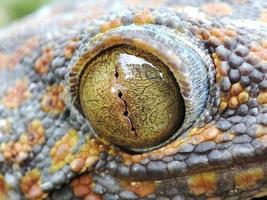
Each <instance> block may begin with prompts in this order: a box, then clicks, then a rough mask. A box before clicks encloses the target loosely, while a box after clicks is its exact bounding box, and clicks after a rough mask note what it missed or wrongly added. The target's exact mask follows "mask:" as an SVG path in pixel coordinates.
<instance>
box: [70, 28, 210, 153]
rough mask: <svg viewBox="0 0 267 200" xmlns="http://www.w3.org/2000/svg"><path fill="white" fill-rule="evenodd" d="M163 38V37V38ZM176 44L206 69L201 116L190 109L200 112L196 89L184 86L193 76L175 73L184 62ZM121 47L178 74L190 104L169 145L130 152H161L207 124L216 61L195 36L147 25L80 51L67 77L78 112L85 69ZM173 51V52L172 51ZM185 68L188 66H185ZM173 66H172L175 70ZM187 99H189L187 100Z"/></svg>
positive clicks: (104, 36)
mask: <svg viewBox="0 0 267 200" xmlns="http://www.w3.org/2000/svg"><path fill="white" fill-rule="evenodd" d="M161 34H163V36H161ZM166 40H168V42H169V43H167V45H166V43H164V42H166ZM163 41H164V42H163ZM173 41H175V42H176V43H177V44H178V45H180V47H181V46H182V47H185V46H186V48H187V50H188V51H190V52H191V53H192V54H194V56H195V57H196V58H197V60H198V61H199V62H200V63H201V64H202V65H203V66H204V67H205V70H206V82H207V87H206V88H205V90H206V91H207V93H206V98H202V99H203V100H202V104H201V105H202V106H201V110H199V111H198V112H197V113H196V112H195V110H194V109H193V110H192V109H190V108H196V107H197V106H191V104H189V102H190V99H192V90H191V89H192V88H193V87H191V88H190V87H189V88H187V87H184V88H183V85H185V86H188V85H189V86H190V83H189V84H188V81H187V80H186V79H187V78H188V77H189V78H190V76H188V75H185V73H184V72H182V73H178V75H177V74H176V75H175V70H174V69H175V67H176V69H179V66H177V64H178V63H179V64H180V65H181V63H182V62H180V61H179V59H180V58H181V56H180V55H179V54H178V55H175V53H172V51H173V49H175V48H174V47H172V46H171V43H174V42H173ZM117 45H131V46H134V47H136V48H140V49H142V50H144V51H147V52H149V53H151V54H152V55H154V56H156V57H158V58H159V59H160V60H161V61H162V62H163V63H164V64H165V65H166V66H167V67H168V68H169V69H170V71H171V72H172V73H173V74H174V77H175V79H176V81H177V83H178V85H179V87H180V89H181V93H182V96H183V98H184V101H185V104H186V106H185V107H186V109H185V110H186V112H185V120H184V123H183V124H182V126H181V127H180V129H179V130H178V131H176V132H175V133H174V134H173V135H172V136H170V138H169V139H167V140H166V141H164V142H162V143H161V144H159V145H156V146H153V147H150V148H142V149H140V148H138V149H136V148H130V149H129V150H130V151H132V152H137V153H143V152H147V151H152V150H154V149H159V148H160V147H163V146H165V145H166V144H168V143H170V142H172V141H173V140H175V139H177V138H178V136H181V135H182V134H183V133H185V132H186V131H187V130H188V129H189V128H190V127H191V126H192V125H193V124H198V123H203V120H204V118H205V116H207V115H208V114H209V113H207V112H204V110H206V111H208V110H209V107H211V106H212V105H210V104H212V102H210V99H213V98H212V97H211V96H210V95H209V94H210V93H211V91H212V89H213V88H214V87H215V86H213V84H212V83H213V82H214V81H215V80H214V77H215V69H214V67H213V64H212V60H211V58H210V57H209V56H208V55H207V54H206V51H205V48H204V47H203V44H202V43H201V42H200V41H199V40H197V39H195V38H193V37H192V36H191V37H190V35H188V33H187V32H184V31H182V32H179V31H177V29H170V28H168V27H166V26H156V25H154V24H146V25H141V26H140V25H135V24H130V25H127V26H122V27H118V28H115V29H111V30H109V31H107V32H104V33H99V34H97V35H96V36H95V37H92V38H90V39H89V41H88V42H87V43H86V45H84V46H83V48H82V49H80V51H79V54H77V55H76V57H75V58H74V59H73V60H72V61H71V65H70V66H71V67H70V71H69V74H68V76H67V80H68V83H69V84H68V89H69V91H68V92H69V95H70V98H69V101H70V102H71V103H72V104H73V105H74V106H75V107H76V109H78V110H80V112H82V111H81V110H82V109H81V107H80V104H79V97H78V96H79V92H78V91H79V88H78V87H79V80H80V78H81V75H82V71H83V69H84V68H85V66H86V65H87V63H88V62H89V61H90V60H92V59H93V58H94V57H95V56H96V55H98V54H99V53H101V52H102V51H103V50H106V49H108V48H111V47H114V46H117ZM168 45H170V46H168ZM183 45H184V46H183ZM171 47H172V48H173V49H171ZM164 48H165V49H164ZM163 49H164V50H165V51H164V50H163ZM177 49H179V46H178V48H176V51H177ZM180 51H181V49H180ZM176 53H177V52H176ZM180 53H181V52H180ZM184 56H185V55H184ZM191 57H192V56H191ZM174 58H176V59H174ZM181 60H187V61H189V58H188V56H187V57H186V56H185V57H183V59H181ZM170 61H172V62H170ZM188 64H189V65H190V62H189V63H188ZM182 65H184V64H183V63H182ZM170 66H172V68H171V67H170ZM173 66H175V67H173ZM184 70H185V68H184ZM177 71H178V70H177ZM191 73H192V72H191ZM177 76H178V78H179V76H180V79H178V78H177ZM200 77H201V76H200ZM179 80H180V81H179ZM181 80H183V82H184V83H186V84H183V83H182V81H181ZM191 80H192V78H191ZM191 85H192V84H191ZM204 85H205V84H204ZM190 92H191V93H190ZM201 94H202V93H200V96H203V95H201ZM193 96H194V95H193ZM185 98H187V100H186V99H185ZM196 102H199V101H196ZM190 103H194V102H190ZM194 105H196V103H194ZM192 115H193V117H192ZM83 116H84V115H83ZM191 117H192V119H191V120H189V118H191ZM86 120H87V121H88V123H89V125H90V122H89V120H88V119H86ZM184 125H186V126H184ZM90 128H91V129H92V132H93V134H94V135H95V136H96V137H97V138H100V139H103V138H102V137H101V133H96V132H95V131H94V130H93V128H92V126H91V125H90Z"/></svg>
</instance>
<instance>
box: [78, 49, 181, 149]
mask: <svg viewBox="0 0 267 200" xmlns="http://www.w3.org/2000/svg"><path fill="white" fill-rule="evenodd" d="M79 88H80V91H79V97H80V103H81V107H82V110H83V112H84V114H85V116H86V117H87V118H88V120H89V121H90V123H91V125H92V127H93V129H94V130H95V132H96V133H97V134H99V135H100V136H102V137H103V138H106V139H107V140H108V141H110V142H112V143H114V144H117V145H119V146H121V147H124V148H127V149H142V148H149V147H153V146H155V145H158V144H160V143H161V142H163V141H165V140H166V139H167V138H169V137H170V136H171V135H172V134H173V133H174V132H175V131H177V130H178V129H179V127H180V125H181V124H182V122H183V119H184V113H185V109H184V101H183V98H182V96H181V94H180V91H179V86H178V84H177V82H176V80H175V78H174V77H173V75H172V73H171V72H170V70H169V68H168V67H167V66H166V65H165V64H164V63H163V62H161V61H160V60H159V59H158V58H157V57H155V56H153V55H152V54H150V53H148V52H145V51H143V50H141V49H137V48H135V47H133V46H129V45H121V46H116V47H112V48H109V49H107V50H104V51H103V52H101V53H100V54H98V55H97V56H96V57H95V58H93V59H92V60H91V61H90V62H89V63H88V64H87V66H86V67H85V70H84V72H83V74H82V77H81V81H80V87H79Z"/></svg>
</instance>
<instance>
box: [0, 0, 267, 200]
mask: <svg viewBox="0 0 267 200" xmlns="http://www.w3.org/2000/svg"><path fill="white" fill-rule="evenodd" d="M134 6H141V7H145V8H130V9H128V8H127V7H134ZM146 7H153V9H148V8H146ZM164 7H171V9H169V8H164ZM266 9H267V5H266V3H265V2H264V1H250V0H232V1H230V0H229V1H225V2H221V3H218V1H216V3H214V2H212V1H202V0H201V1H197V0H195V1H194V0H187V1H183V0H177V1H172V0H157V1H152V0H151V1H142V0H136V1H127V0H125V1H122V0H118V1H112V2H110V1H105V0H99V1H97V3H94V2H92V1H90V0H88V1H77V2H75V3H74V2H72V1H70V2H65V3H61V4H56V5H52V6H51V7H48V8H46V9H43V10H41V11H40V12H37V13H36V14H34V15H31V16H29V17H27V18H25V19H23V20H22V21H19V22H17V23H15V24H13V25H11V26H10V27H7V28H6V29H4V30H2V31H1V32H0V141H1V146H0V151H1V154H0V162H1V164H0V171H1V176H0V199H87V200H89V199H90V200H92V199H94V200H100V199H105V200H113V199H114V200H116V199H157V200H159V199H160V200H163V199H164V200H165V199H166V200H167V199H172V200H178V199H179V200H180V199H209V200H212V199H213V200H215V199H216V200H217V199H252V198H257V197H263V196H266V195H267V178H266V177H267V163H266V160H265V159H266V151H267V106H266V105H267V63H266V60H267V40H266V31H267V26H266V25H265V24H264V23H265V22H266V21H267V11H266ZM102 15H104V17H101V16H102ZM154 26H157V27H160V28H163V29H164V32H162V35H163V36H164V34H165V33H167V32H172V33H177V34H178V33H179V34H182V35H183V36H184V37H185V38H188V39H190V40H189V42H190V44H192V46H193V47H194V46H195V47H196V48H198V49H199V50H201V51H202V54H203V55H205V56H200V57H201V58H203V59H204V60H205V62H207V63H208V64H207V65H208V66H209V68H208V71H209V75H208V78H209V87H204V88H203V87H202V85H199V88H200V91H201V92H202V93H205V92H206V93H207V94H208V101H207V102H206V104H205V105H204V108H203V109H202V110H203V112H202V113H200V116H197V118H198V120H196V122H195V123H193V124H191V125H190V127H187V129H184V131H183V132H181V133H180V134H178V135H177V137H176V138H173V139H172V140H170V141H169V142H168V143H167V144H164V145H163V146H161V147H159V148H157V149H154V150H150V151H147V152H145V153H139V154H138V153H133V154H130V153H127V152H125V151H123V150H121V149H120V148H119V147H117V146H115V145H112V144H109V143H108V142H106V141H104V140H102V139H99V138H98V137H96V136H95V135H94V134H93V131H92V129H91V127H90V125H89V123H88V122H87V119H86V118H85V117H84V115H83V114H82V113H81V109H79V105H77V101H76V100H75V95H77V94H76V93H75V91H76V89H77V84H75V81H77V80H76V79H75V80H74V79H72V76H74V77H75V76H76V75H77V74H75V73H76V72H77V71H76V69H75V67H74V66H75V65H76V63H77V62H78V60H79V59H80V58H82V57H83V55H84V53H85V52H87V50H88V49H90V45H89V46H88V44H90V39H91V38H93V40H97V39H98V38H99V37H101V36H102V35H105V34H108V33H109V32H110V31H116V30H124V28H128V27H130V28H131V29H130V31H129V32H128V33H130V32H131V31H134V30H135V28H137V27H139V28H144V29H146V30H148V31H149V30H153V27H154ZM151 28H152V29H151ZM136 37H138V36H136ZM139 37H142V35H139ZM117 39H118V38H117ZM138 44H139V46H140V45H141V44H140V43H138ZM152 45H153V44H151V46H152ZM146 48H147V46H146ZM174 50H176V49H174ZM157 53H158V54H161V53H162V52H157ZM196 71H198V70H197V69H196ZM188 80H190V77H188ZM204 85H205V84H204ZM188 87H190V86H188ZM190 89H192V88H190ZM194 89H196V85H195V88H194ZM196 90H198V89H196ZM200 106H201V104H200Z"/></svg>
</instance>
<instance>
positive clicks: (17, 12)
mask: <svg viewBox="0 0 267 200" xmlns="http://www.w3.org/2000/svg"><path fill="white" fill-rule="evenodd" d="M48 2H51V0H0V27H1V26H4V25H6V24H8V23H10V22H11V21H13V20H15V19H18V18H21V17H23V16H24V15H27V14H29V13H31V12H33V11H34V10H36V9H38V8H39V7H41V6H42V5H44V4H47V3H48Z"/></svg>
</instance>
